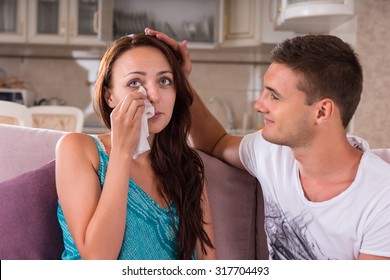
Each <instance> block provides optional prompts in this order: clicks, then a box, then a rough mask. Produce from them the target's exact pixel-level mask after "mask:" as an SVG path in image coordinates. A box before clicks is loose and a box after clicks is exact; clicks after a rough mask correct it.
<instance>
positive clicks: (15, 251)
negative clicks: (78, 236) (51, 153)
mask: <svg viewBox="0 0 390 280" xmlns="http://www.w3.org/2000/svg"><path fill="white" fill-rule="evenodd" d="M56 211H57V193H56V188H55V161H54V160H52V161H50V162H49V163H47V164H45V165H44V166H42V167H41V168H38V169H36V170H33V171H30V172H27V173H24V174H22V175H20V176H18V177H15V178H12V179H9V180H7V181H3V182H1V183H0V259H2V260H5V259H8V260H9V259H11V260H18V259H24V260H27V259H59V258H60V257H61V253H62V251H63V249H64V247H63V242H62V232H61V228H60V225H59V223H58V220H57V215H56Z"/></svg>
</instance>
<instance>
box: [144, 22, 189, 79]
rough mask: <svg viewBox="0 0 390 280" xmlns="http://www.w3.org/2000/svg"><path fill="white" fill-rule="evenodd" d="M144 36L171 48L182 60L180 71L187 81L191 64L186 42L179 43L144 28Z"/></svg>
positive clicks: (160, 33)
mask: <svg viewBox="0 0 390 280" xmlns="http://www.w3.org/2000/svg"><path fill="white" fill-rule="evenodd" d="M145 34H146V35H151V36H155V37H156V38H157V39H159V40H161V41H163V42H165V43H166V44H168V45H169V46H171V47H172V48H173V49H174V50H175V51H176V52H177V53H178V54H179V55H180V57H181V59H182V65H181V71H182V72H183V74H184V76H185V77H187V79H188V78H189V77H190V74H191V71H192V63H191V57H190V52H189V50H188V46H187V41H186V40H184V41H182V42H181V43H180V42H178V41H176V40H175V39H173V38H171V37H169V36H168V35H166V34H164V33H162V32H159V31H156V30H153V29H150V28H148V27H147V28H145Z"/></svg>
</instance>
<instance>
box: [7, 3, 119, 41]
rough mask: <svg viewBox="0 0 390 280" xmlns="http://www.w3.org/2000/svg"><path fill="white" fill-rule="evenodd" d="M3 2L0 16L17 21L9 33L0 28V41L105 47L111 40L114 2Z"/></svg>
mask: <svg viewBox="0 0 390 280" xmlns="http://www.w3.org/2000/svg"><path fill="white" fill-rule="evenodd" d="M5 3H6V4H5V5H4V6H5V8H4V12H3V11H2V10H0V13H1V14H6V13H7V10H9V11H13V13H12V14H11V15H10V17H11V20H10V22H16V27H13V29H11V31H9V30H7V29H5V28H3V29H4V30H2V29H1V28H0V42H8V43H30V44H44V45H46V44H59V45H63V44H70V45H89V46H91V45H106V43H107V41H109V40H111V39H112V16H113V0H29V1H27V0H7V1H5ZM7 3H8V4H7ZM10 3H11V4H10ZM14 6H15V7H16V8H14ZM0 8H2V7H0ZM12 18H13V20H12ZM0 21H1V20H0ZM14 25H15V24H14Z"/></svg>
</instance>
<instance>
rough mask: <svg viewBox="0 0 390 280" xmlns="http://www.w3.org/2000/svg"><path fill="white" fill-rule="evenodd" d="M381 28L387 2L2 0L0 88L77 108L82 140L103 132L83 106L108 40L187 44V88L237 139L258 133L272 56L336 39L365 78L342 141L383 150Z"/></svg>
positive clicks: (388, 79) (389, 56)
mask: <svg viewBox="0 0 390 280" xmlns="http://www.w3.org/2000/svg"><path fill="white" fill-rule="evenodd" d="M389 19H390V0H376V1H371V0H344V1H343V0H327V1H324V0H311V1H310V0H306V1H305V0H28V1H27V0H0V88H24V89H27V92H28V95H29V97H28V101H26V105H28V106H32V105H43V104H49V105H50V104H55V105H58V104H60V105H61V104H62V105H69V106H76V107H78V108H80V109H82V110H83V112H84V115H85V123H84V132H87V133H99V132H102V131H105V129H104V128H103V126H102V125H101V123H100V121H99V119H98V117H97V116H96V114H95V112H94V111H93V109H92V104H91V96H92V94H93V90H94V81H95V79H96V74H97V71H98V66H99V60H100V58H101V56H102V54H103V53H104V51H105V49H106V47H107V45H108V44H109V42H110V41H111V40H113V39H115V38H118V37H120V36H123V35H125V34H131V33H139V32H143V30H144V28H145V27H146V26H149V27H152V28H156V29H158V30H160V31H163V32H165V33H167V34H169V35H170V36H172V37H174V38H176V39H177V40H184V39H185V40H188V41H189V47H190V51H191V57H192V60H193V71H192V74H191V82H192V84H193V85H194V87H195V88H196V89H197V91H198V93H199V95H200V96H201V97H202V99H203V100H204V102H205V103H206V104H207V106H208V107H209V108H210V110H211V111H212V112H213V113H214V114H215V115H216V116H217V118H218V119H219V120H220V121H221V122H222V123H223V124H224V125H225V127H226V128H227V129H229V130H230V131H231V132H232V133H236V134H244V133H247V132H250V131H253V130H256V129H259V128H261V126H262V124H263V121H262V117H261V115H260V114H258V113H256V112H254V111H253V103H254V101H255V100H256V99H257V98H258V97H259V94H260V92H261V89H262V76H263V75H264V73H265V71H266V69H267V67H268V65H269V52H270V50H271V49H272V47H273V46H275V44H276V43H278V42H280V41H282V40H283V39H286V38H289V37H291V36H294V35H297V34H306V33H322V34H334V35H337V36H339V37H340V38H342V39H343V40H345V41H347V42H349V43H350V44H352V45H353V47H354V48H355V50H356V51H357V53H358V55H359V57H360V59H361V62H362V64H363V69H364V89H363V96H362V101H361V104H360V106H359V108H358V110H357V112H356V114H355V116H354V119H353V121H352V123H351V125H350V127H349V132H350V133H353V134H355V135H358V136H361V137H363V138H365V139H367V140H368V142H369V143H370V145H371V147H373V148H385V147H386V148H389V147H390V118H389V117H388V109H387V108H389V106H390V96H389V88H390V67H389V65H390V52H389V45H390V32H389V30H390V20H389ZM0 94H1V90H0ZM0 98H1V97H0Z"/></svg>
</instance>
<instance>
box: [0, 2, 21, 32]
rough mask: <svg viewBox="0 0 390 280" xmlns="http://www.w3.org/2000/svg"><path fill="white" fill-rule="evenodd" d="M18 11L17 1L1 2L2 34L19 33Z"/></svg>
mask: <svg viewBox="0 0 390 280" xmlns="http://www.w3.org/2000/svg"><path fill="white" fill-rule="evenodd" d="M17 9H18V2H17V1H16V0H0V32H1V33H16V32H17V23H16V20H17V15H18V13H17Z"/></svg>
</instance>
